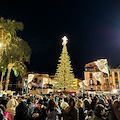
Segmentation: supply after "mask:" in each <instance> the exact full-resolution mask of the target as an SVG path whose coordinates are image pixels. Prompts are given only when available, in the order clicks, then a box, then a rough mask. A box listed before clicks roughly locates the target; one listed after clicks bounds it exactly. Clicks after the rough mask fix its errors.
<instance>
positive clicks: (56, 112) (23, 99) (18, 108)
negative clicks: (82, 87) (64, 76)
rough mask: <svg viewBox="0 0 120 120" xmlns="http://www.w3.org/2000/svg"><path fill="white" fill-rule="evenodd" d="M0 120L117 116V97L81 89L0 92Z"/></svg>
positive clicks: (84, 119)
mask: <svg viewBox="0 0 120 120" xmlns="http://www.w3.org/2000/svg"><path fill="white" fill-rule="evenodd" d="M0 120H120V97H119V95H111V94H109V95H105V94H99V95H98V94H82V93H79V94H75V93H74V94H63V93H56V94H54V93H49V94H46V95H43V94H36V95H32V94H29V95H6V94H3V95H2V97H1V98H0Z"/></svg>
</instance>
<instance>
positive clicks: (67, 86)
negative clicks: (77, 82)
mask: <svg viewBox="0 0 120 120" xmlns="http://www.w3.org/2000/svg"><path fill="white" fill-rule="evenodd" d="M62 40H63V43H62V45H63V49H62V53H61V56H60V59H59V61H58V62H59V64H58V66H57V72H56V74H55V81H54V89H55V90H56V91H58V90H60V91H73V88H74V74H73V69H72V67H71V61H70V57H69V55H68V52H67V47H66V44H67V40H68V39H67V37H66V36H64V37H63V38H62Z"/></svg>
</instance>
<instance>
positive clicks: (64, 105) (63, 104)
mask: <svg viewBox="0 0 120 120" xmlns="http://www.w3.org/2000/svg"><path fill="white" fill-rule="evenodd" d="M60 106H61V108H62V114H63V115H62V117H63V120H66V119H67V118H68V117H67V116H66V114H65V110H66V108H67V107H69V104H68V103H67V102H62V103H61V105H60Z"/></svg>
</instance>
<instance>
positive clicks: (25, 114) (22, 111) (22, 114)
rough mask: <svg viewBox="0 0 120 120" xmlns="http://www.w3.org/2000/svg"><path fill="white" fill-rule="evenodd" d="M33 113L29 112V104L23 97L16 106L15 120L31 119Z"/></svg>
mask: <svg viewBox="0 0 120 120" xmlns="http://www.w3.org/2000/svg"><path fill="white" fill-rule="evenodd" d="M30 119H31V114H29V110H28V106H27V104H26V103H25V102H23V101H22V99H20V100H19V105H18V106H17V107H16V114H15V117H14V120H30Z"/></svg>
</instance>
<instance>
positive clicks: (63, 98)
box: [58, 93, 68, 106]
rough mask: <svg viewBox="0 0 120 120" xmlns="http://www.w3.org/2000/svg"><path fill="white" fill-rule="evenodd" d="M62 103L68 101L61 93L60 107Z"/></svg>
mask: <svg viewBox="0 0 120 120" xmlns="http://www.w3.org/2000/svg"><path fill="white" fill-rule="evenodd" d="M62 102H68V100H67V98H66V97H65V95H64V94H63V93H60V96H59V99H58V105H59V106H60V104H61V103H62Z"/></svg>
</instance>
